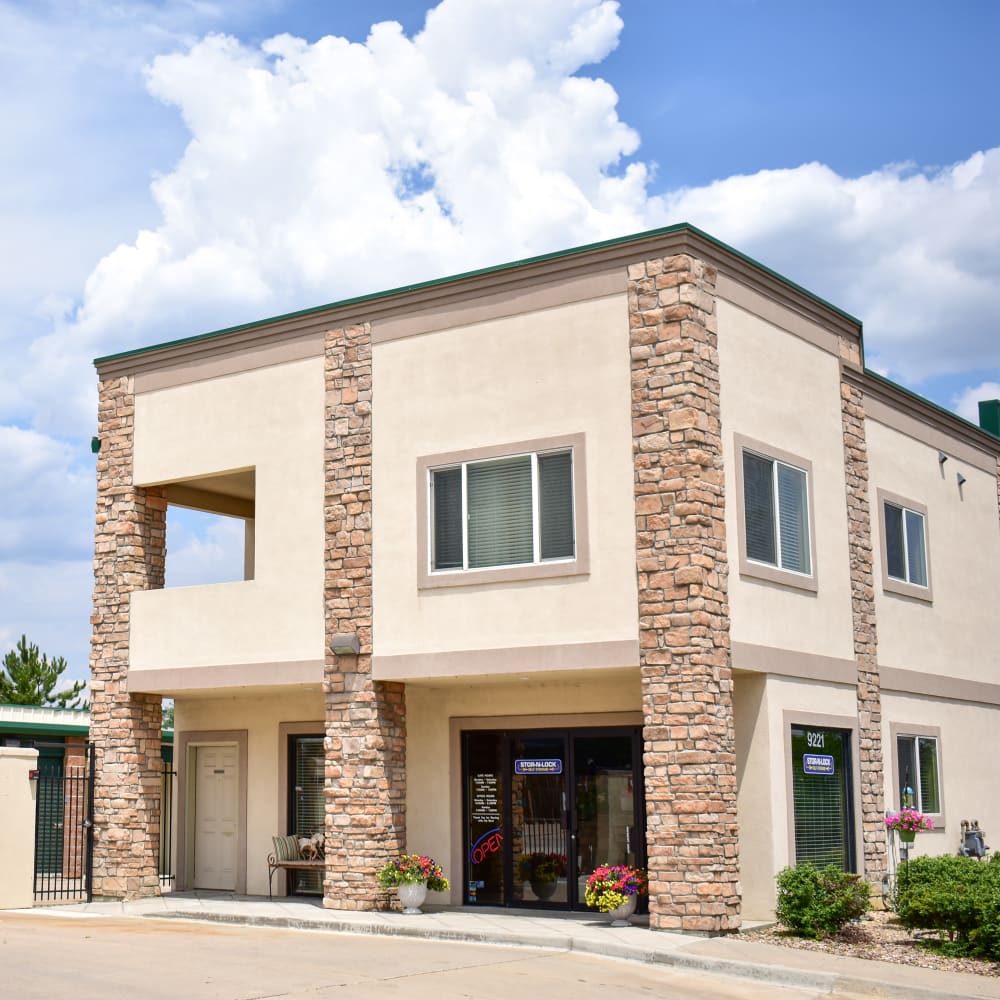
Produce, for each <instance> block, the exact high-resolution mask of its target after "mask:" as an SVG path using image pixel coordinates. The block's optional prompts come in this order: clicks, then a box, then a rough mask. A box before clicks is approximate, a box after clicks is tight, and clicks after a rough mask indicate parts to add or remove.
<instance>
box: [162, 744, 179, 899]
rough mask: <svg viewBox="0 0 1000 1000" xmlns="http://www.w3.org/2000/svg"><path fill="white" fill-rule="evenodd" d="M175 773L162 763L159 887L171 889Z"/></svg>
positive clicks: (171, 768)
mask: <svg viewBox="0 0 1000 1000" xmlns="http://www.w3.org/2000/svg"><path fill="white" fill-rule="evenodd" d="M176 788H177V772H176V771H175V770H174V765H173V763H172V762H171V761H169V760H165V761H164V762H163V785H162V790H161V792H160V887H161V888H163V887H166V886H169V887H172V886H173V882H174V877H175V876H174V844H173V829H174V825H173V819H174V793H175V791H176Z"/></svg>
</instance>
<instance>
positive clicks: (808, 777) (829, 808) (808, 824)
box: [791, 725, 855, 871]
mask: <svg viewBox="0 0 1000 1000" xmlns="http://www.w3.org/2000/svg"><path fill="white" fill-rule="evenodd" d="M791 752H792V802H793V807H794V812H795V862H796V864H799V863H801V862H803V861H811V862H812V863H813V864H815V865H816V866H817V867H820V868H822V867H824V866H826V865H830V864H833V865H836V866H837V867H838V868H841V869H843V870H844V871H854V870H855V867H854V860H855V859H854V808H853V803H852V801H851V734H850V732H849V731H847V730H842V729H827V728H825V727H821V726H798V725H793V726H792V740H791Z"/></svg>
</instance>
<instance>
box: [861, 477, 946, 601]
mask: <svg viewBox="0 0 1000 1000" xmlns="http://www.w3.org/2000/svg"><path fill="white" fill-rule="evenodd" d="M875 493H876V500H877V503H878V530H879V542H880V546H879V547H880V549H881V552H880V558H881V563H882V591H883V592H884V593H887V594H898V595H900V596H902V597H912V598H915V599H916V600H918V601H925V602H926V603H927V604H933V603H934V589H933V578H932V576H931V533H930V518H929V517H928V516H927V507H926V506H925V505H924V504H922V503H917V502H916V501H915V500H909V499H907V498H906V497H902V496H899V495H898V494H896V493H890V492H889V491H888V490H883V489H882V488H881V487H880V488H878V489H877V490H876V491H875ZM886 504H889V505H891V506H893V507H898V508H900V509H901V510H902V511H903V514H904V517H903V524H904V528H903V552H904V554H906V552H907V546H906V528H905V524H906V517H905V514H906V511H910V512H911V513H914V514H919V515H920V516H921V517H922V518H923V523H924V572H925V573H926V575H927V586H926V587H925V586H922V585H921V584H919V583H910V582H909V580H901V579H899V577H895V576H889V546H888V544H887V543H888V536H887V535H886V526H885V508H886ZM906 558H907V559H909V556H908V554H907V555H906Z"/></svg>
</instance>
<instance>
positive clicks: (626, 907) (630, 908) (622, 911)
mask: <svg viewBox="0 0 1000 1000" xmlns="http://www.w3.org/2000/svg"><path fill="white" fill-rule="evenodd" d="M635 904H636V897H635V896H629V898H628V899H627V900H625V902H624V903H622V905H621V906H616V907H615V908H614V909H613V910H611V911H610V912H609V913H608V916H609V917H610V918H611V926H612V927H631V926H632V924H631V922H630V921H629V917H631V916H632V914H633V913H635Z"/></svg>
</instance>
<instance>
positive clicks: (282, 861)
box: [267, 836, 326, 899]
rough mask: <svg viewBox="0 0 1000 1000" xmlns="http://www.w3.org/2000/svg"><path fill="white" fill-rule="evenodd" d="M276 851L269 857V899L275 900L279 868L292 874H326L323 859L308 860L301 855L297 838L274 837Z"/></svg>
mask: <svg viewBox="0 0 1000 1000" xmlns="http://www.w3.org/2000/svg"><path fill="white" fill-rule="evenodd" d="M271 840H272V841H273V842H274V850H273V851H272V852H271V853H270V854H269V855H268V856H267V898H268V899H273V898H274V893H273V883H274V873H275V872H276V871H278V869H279V868H283V869H285V871H287V872H288V873H289V876H290V877H291V873H293V872H294V873H296V874H298V873H299V872H324V871H325V870H326V862H325V861H324V860H323V859H322V858H317V859H315V860H312V859H306V858H303V857H301V856H300V855H299V844H298V839H297V838H296V837H291V836H289V837H272V838H271Z"/></svg>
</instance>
